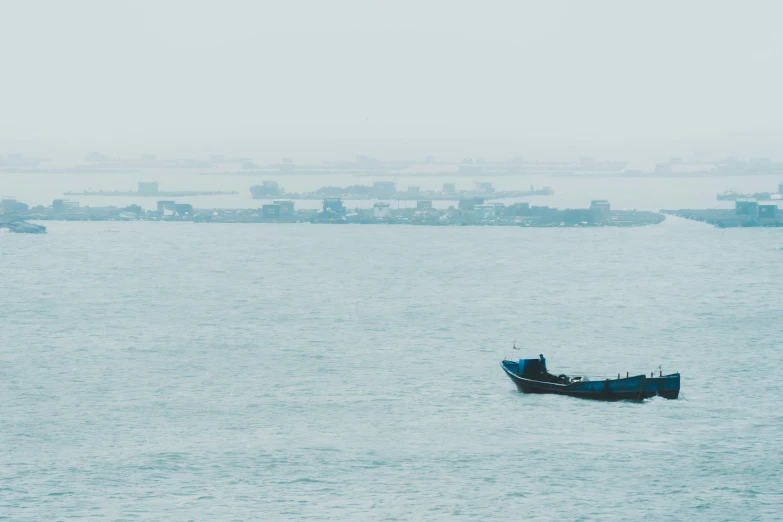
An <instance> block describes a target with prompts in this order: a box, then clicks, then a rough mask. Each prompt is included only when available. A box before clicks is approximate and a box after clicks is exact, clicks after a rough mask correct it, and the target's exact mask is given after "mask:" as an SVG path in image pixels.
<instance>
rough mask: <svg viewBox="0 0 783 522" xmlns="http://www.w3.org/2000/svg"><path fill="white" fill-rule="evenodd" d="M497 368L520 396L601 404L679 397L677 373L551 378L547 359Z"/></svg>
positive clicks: (521, 360)
mask: <svg viewBox="0 0 783 522" xmlns="http://www.w3.org/2000/svg"><path fill="white" fill-rule="evenodd" d="M500 365H501V366H502V367H503V371H505V372H506V375H508V377H509V379H511V380H512V381H513V382H514V384H515V385H516V386H517V389H518V390H519V391H520V392H522V393H554V394H557V395H569V396H571V397H580V398H583V399H596V400H602V401H620V400H632V401H642V400H644V399H649V398H650V397H654V396H656V395H659V396H661V397H664V398H666V399H676V398H677V397H678V396H679V394H680V374H679V373H672V374H670V375H663V372H660V375H659V376H658V377H655V376H654V375H653V374H651V375H650V376H649V377H648V376H647V375H635V376H627V374H626V377H625V378H620V376H619V375H618V378H617V379H604V380H600V381H590V380H588V379H587V378H586V377H569V376H568V375H564V374H561V375H557V376H555V375H552V374H551V373H549V372H548V371H547V369H546V360H545V359H544V357H543V356H541V358H540V359H520V360H519V361H509V360H506V359H504V360H503V361H502V362H501V363H500Z"/></svg>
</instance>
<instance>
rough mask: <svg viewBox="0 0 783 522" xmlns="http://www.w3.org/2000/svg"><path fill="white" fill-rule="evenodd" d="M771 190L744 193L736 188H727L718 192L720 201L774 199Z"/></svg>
mask: <svg viewBox="0 0 783 522" xmlns="http://www.w3.org/2000/svg"><path fill="white" fill-rule="evenodd" d="M772 195H773V194H772V193H771V192H756V193H754V194H743V193H741V192H737V191H735V190H727V191H725V192H721V193H720V194H718V201H736V200H738V199H743V198H753V199H772Z"/></svg>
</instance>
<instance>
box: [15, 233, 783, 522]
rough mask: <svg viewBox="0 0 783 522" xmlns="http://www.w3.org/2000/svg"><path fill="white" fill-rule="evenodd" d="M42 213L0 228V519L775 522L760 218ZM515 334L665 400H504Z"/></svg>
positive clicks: (767, 273) (772, 296) (777, 254)
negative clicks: (97, 217) (618, 222)
mask: <svg viewBox="0 0 783 522" xmlns="http://www.w3.org/2000/svg"><path fill="white" fill-rule="evenodd" d="M47 226H48V228H49V234H47V235H45V236H25V235H13V234H0V398H1V399H2V400H0V517H5V518H6V519H9V520H36V521H37V520H64V519H68V518H81V519H88V520H89V519H96V520H253V519H256V520H300V519H310V520H362V521H363V520H521V519H524V520H553V519H558V520H639V519H640V518H644V519H657V520H780V519H781V518H783V514H781V513H783V476H781V468H782V467H783V450H782V449H781V443H782V442H783V413H781V408H780V400H781V397H782V396H783V357H782V356H781V349H783V341H781V324H783V293H782V292H781V290H783V283H782V282H781V278H783V272H781V262H782V261H783V250H781V247H783V236H781V233H780V231H778V230H717V229H713V228H711V227H709V226H706V225H701V224H698V223H691V222H686V221H682V220H678V219H669V220H667V221H666V222H665V223H664V224H663V225H661V226H656V227H647V228H640V229H614V230H612V229H593V230H588V229H584V230H572V229H538V230H535V229H534V230H531V229H521V228H430V227H393V226H385V227H384V226H377V227H361V226H315V225H289V226H285V225H217V224H188V223H57V222H51V223H47ZM514 339H516V345H517V346H518V347H520V348H521V351H518V352H516V353H515V357H520V356H523V357H536V356H537V355H538V354H539V353H544V354H545V355H546V357H547V360H548V365H549V366H550V368H551V369H552V370H553V371H556V372H557V373H560V372H563V373H570V372H574V373H576V372H586V373H587V374H588V375H592V376H604V375H616V374H617V373H623V374H624V373H625V372H626V371H630V372H632V373H633V372H637V373H642V372H649V371H652V370H654V369H655V370H657V368H658V366H659V365H662V367H663V370H664V371H665V372H670V371H680V372H681V373H682V390H683V393H682V395H683V397H684V399H681V400H678V401H666V400H663V399H660V400H659V399H653V400H650V401H647V402H645V403H644V404H641V405H639V404H631V403H613V404H608V403H600V402H590V401H582V400H578V399H572V398H565V397H555V396H546V395H544V396H531V395H523V394H520V393H517V392H516V391H515V389H514V387H513V385H512V383H511V382H510V381H509V380H508V379H507V378H506V377H505V375H504V374H503V372H502V371H501V369H500V367H499V366H498V362H499V361H500V360H501V359H502V358H503V357H504V356H510V355H512V350H511V344H512V341H513V340H514Z"/></svg>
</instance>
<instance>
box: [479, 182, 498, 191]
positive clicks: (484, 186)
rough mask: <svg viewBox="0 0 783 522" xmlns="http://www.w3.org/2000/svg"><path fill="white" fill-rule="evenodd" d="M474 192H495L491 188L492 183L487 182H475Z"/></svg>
mask: <svg viewBox="0 0 783 522" xmlns="http://www.w3.org/2000/svg"><path fill="white" fill-rule="evenodd" d="M476 190H478V191H479V192H495V189H494V188H492V183H490V182H488V181H477V182H476Z"/></svg>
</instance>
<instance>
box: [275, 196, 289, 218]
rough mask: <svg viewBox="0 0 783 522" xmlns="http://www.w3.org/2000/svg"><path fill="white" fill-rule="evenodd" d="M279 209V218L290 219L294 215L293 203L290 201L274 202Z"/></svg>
mask: <svg viewBox="0 0 783 522" xmlns="http://www.w3.org/2000/svg"><path fill="white" fill-rule="evenodd" d="M274 204H275V205H277V206H279V207H280V216H282V217H290V216H293V215H294V202H293V201H290V200H279V201H275V202H274Z"/></svg>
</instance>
